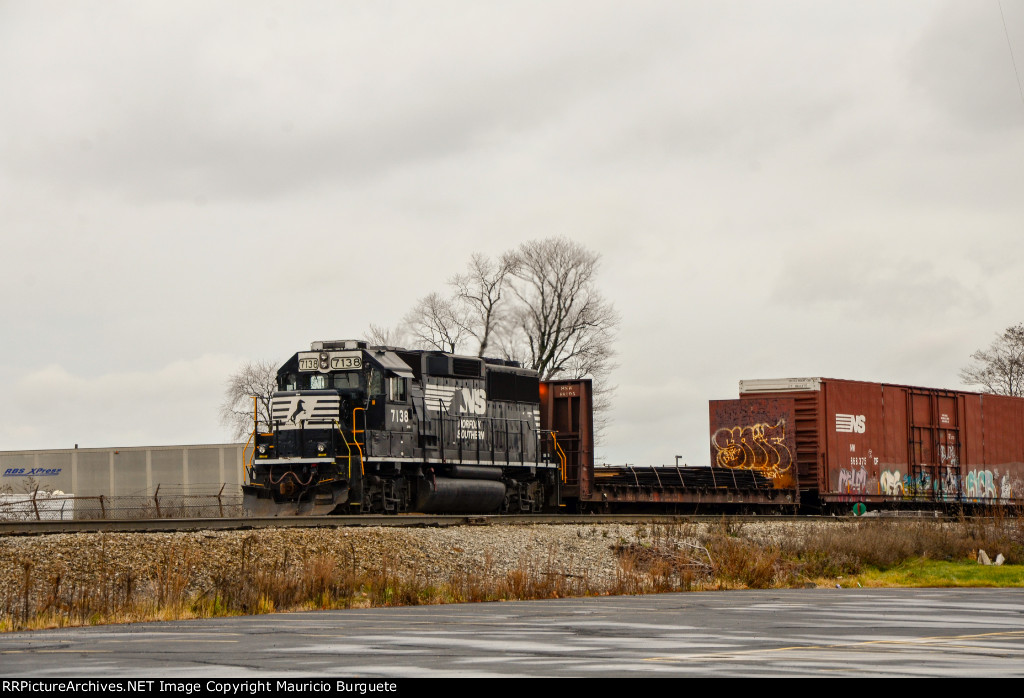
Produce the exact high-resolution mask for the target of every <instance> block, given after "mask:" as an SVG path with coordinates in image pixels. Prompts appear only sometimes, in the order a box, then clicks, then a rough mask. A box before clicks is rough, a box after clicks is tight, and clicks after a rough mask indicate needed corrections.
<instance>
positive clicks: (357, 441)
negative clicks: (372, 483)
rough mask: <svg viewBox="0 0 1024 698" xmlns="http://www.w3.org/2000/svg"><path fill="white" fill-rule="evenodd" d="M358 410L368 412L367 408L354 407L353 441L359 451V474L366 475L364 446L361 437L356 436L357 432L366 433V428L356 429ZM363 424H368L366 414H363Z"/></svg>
mask: <svg viewBox="0 0 1024 698" xmlns="http://www.w3.org/2000/svg"><path fill="white" fill-rule="evenodd" d="M356 412H366V408H365V407H353V408H352V443H354V444H355V445H356V450H357V451H358V452H359V474H360V475H365V474H366V471H364V470H363V447H362V446H361V445H360V444H359V438H358V437H357V436H356V434H365V433H366V429H356ZM363 424H366V415H365V414H364V415H363Z"/></svg>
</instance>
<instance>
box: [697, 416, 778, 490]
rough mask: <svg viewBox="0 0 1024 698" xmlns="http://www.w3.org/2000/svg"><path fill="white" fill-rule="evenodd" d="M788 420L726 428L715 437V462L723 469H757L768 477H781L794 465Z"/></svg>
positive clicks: (717, 432)
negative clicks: (788, 445) (788, 434)
mask: <svg viewBox="0 0 1024 698" xmlns="http://www.w3.org/2000/svg"><path fill="white" fill-rule="evenodd" d="M785 440H786V420H785V419H780V420H779V421H778V422H776V423H775V424H774V425H771V424H769V423H768V422H759V423H757V424H752V425H749V426H734V427H722V428H721V429H719V430H718V431H716V432H715V433H714V435H713V436H712V437H711V445H712V446H714V448H715V463H716V464H717V465H718V466H720V467H722V468H733V469H736V470H756V471H758V472H760V473H763V474H764V475H765V476H766V477H773V478H774V477H778V476H780V475H781V474H782V473H784V472H786V471H787V470H789V469H790V467H792V465H793V455H792V454H791V453H790V452H789V449H788V448H787V447H786V444H785V443H783V442H784V441H785Z"/></svg>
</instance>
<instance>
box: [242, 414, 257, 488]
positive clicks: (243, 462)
mask: <svg viewBox="0 0 1024 698" xmlns="http://www.w3.org/2000/svg"><path fill="white" fill-rule="evenodd" d="M255 437H256V427H253V429H252V433H251V434H249V439H248V441H246V442H245V446H243V447H242V482H245V481H246V475H248V472H247V468H246V467H245V465H246V464H245V452H246V451H247V450H249V444H250V443H252V440H253V439H254V438H255ZM255 462H256V445H255V444H253V449H252V462H251V463H249V465H253V464H254V463H255Z"/></svg>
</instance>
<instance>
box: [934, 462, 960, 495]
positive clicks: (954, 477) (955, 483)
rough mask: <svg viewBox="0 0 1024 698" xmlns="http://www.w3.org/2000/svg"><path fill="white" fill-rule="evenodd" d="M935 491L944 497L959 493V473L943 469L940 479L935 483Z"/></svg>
mask: <svg viewBox="0 0 1024 698" xmlns="http://www.w3.org/2000/svg"><path fill="white" fill-rule="evenodd" d="M935 491H936V492H937V493H938V494H941V495H946V496H950V495H952V496H955V495H957V494H959V493H960V473H958V472H957V471H955V470H952V469H948V468H944V469H943V472H942V475H941V477H939V478H938V479H937V480H936V481H935Z"/></svg>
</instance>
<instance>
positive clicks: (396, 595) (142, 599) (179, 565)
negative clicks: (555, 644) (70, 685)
mask: <svg viewBox="0 0 1024 698" xmlns="http://www.w3.org/2000/svg"><path fill="white" fill-rule="evenodd" d="M765 530H766V527H764V526H760V525H758V524H749V525H737V524H734V523H729V522H727V521H725V520H723V521H722V522H721V523H720V524H717V525H712V526H707V525H700V526H698V525H697V524H685V523H684V524H672V525H665V526H650V527H642V528H641V529H640V530H639V531H638V533H637V538H636V540H634V541H626V540H618V541H614V540H609V541H608V544H609V546H610V547H611V548H612V550H614V552H615V554H616V556H617V559H618V571H617V575H616V577H615V579H614V581H612V582H611V583H602V584H597V583H595V582H593V581H592V580H591V579H590V578H589V576H588V571H587V569H586V567H585V565H582V564H580V563H578V562H577V561H575V560H573V559H572V558H571V557H568V558H566V557H564V554H561V553H559V551H558V550H556V549H555V548H553V547H552V548H549V549H548V550H547V553H546V555H544V554H541V555H537V556H534V557H524V558H523V559H520V560H519V563H518V565H517V566H515V568H514V569H511V570H506V571H502V570H500V569H498V567H497V566H496V565H494V564H493V561H492V560H491V559H490V557H487V558H486V559H485V560H484V562H483V564H482V565H478V566H474V567H472V568H471V571H465V570H464V571H454V572H451V573H449V574H448V575H447V576H446V577H444V578H438V577H437V576H436V575H431V574H430V573H428V572H427V571H425V570H423V569H419V568H418V567H416V566H415V565H411V566H410V565H409V564H408V563H405V564H403V563H401V562H400V561H399V560H397V559H394V558H387V557H385V558H382V559H381V560H379V561H378V562H377V563H374V564H373V565H372V566H370V567H368V568H364V567H361V566H360V565H361V564H365V561H362V560H357V559H356V557H357V556H356V552H355V549H354V548H352V549H350V550H347V551H346V550H344V549H342V550H337V551H331V552H330V553H325V552H316V553H308V552H302V551H297V552H296V553H295V554H289V555H285V557H284V558H283V559H264V557H262V556H261V551H260V550H259V545H258V542H257V540H256V538H255V537H254V536H247V537H246V538H244V539H243V540H242V542H241V544H240V545H239V547H238V550H237V553H236V554H234V555H233V557H232V558H231V559H230V560H227V561H226V562H224V561H222V562H221V563H220V566H219V567H217V568H216V569H214V570H213V572H212V573H211V572H210V571H209V569H207V568H206V567H205V566H204V560H202V559H201V555H202V554H201V553H199V552H196V551H195V549H184V548H182V549H178V548H176V547H174V546H169V547H167V548H166V549H165V550H162V552H161V554H160V555H159V556H158V557H157V558H156V562H155V563H153V564H151V565H149V566H147V567H145V568H142V569H137V570H135V569H132V570H127V571H121V572H118V573H112V572H110V571H109V570H110V569H112V568H113V566H111V565H108V564H106V563H107V560H106V558H105V555H106V549H105V548H102V549H101V552H100V556H99V560H98V562H97V563H96V564H97V565H98V569H96V570H94V572H95V573H94V574H92V575H90V579H92V580H93V581H92V582H90V583H89V584H88V585H86V584H84V583H83V582H82V581H80V580H79V579H78V578H75V577H73V576H72V575H70V574H69V573H68V570H67V567H66V566H62V565H56V566H51V567H50V568H49V569H48V570H47V571H46V572H45V573H40V572H38V571H37V568H36V565H35V564H34V563H33V561H32V560H29V559H19V560H17V561H16V565H17V567H16V569H17V570H18V573H19V574H18V578H19V581H18V584H17V585H16V588H9V589H6V590H0V630H2V631H11V630H25V629H36V628H47V627H64V626H73V625H91V624H99V623H121V622H132V621H142V620H168V619H180V618H205V617H212V616H223V615H236V614H258V613H269V612H273V611H287V610H308V609H338V608H355V607H360V608H361V607H371V606H405V605H419V604H439V603H460V602H477V601H495V600H519V599H548V598H561V597H572V596H577V597H578V596H589V595H597V594H643V593H656V592H669V591H687V590H696V589H735V588H754V589H762V588H772V587H798V586H804V585H806V584H808V583H809V582H814V583H818V584H823V583H828V584H829V585H831V582H834V580H835V579H836V578H842V577H845V578H849V577H851V576H855V575H859V574H862V573H865V572H867V571H872V572H877V571H879V570H881V571H885V570H889V569H893V568H896V567H898V566H900V565H904V564H905V563H907V562H908V561H917V560H932V561H965V560H970V559H973V558H974V556H976V555H977V550H978V549H979V548H983V549H985V550H987V551H989V553H990V554H991V555H992V556H993V557H994V556H995V553H997V552H1001V553H1003V554H1004V555H1005V556H1006V559H1007V562H1008V563H1009V564H1021V563H1024V520H1022V519H1020V518H1006V517H993V518H989V519H971V520H967V519H962V520H960V521H958V522H955V523H939V522H936V521H930V520H913V521H907V520H878V519H876V520H862V521H859V522H858V523H856V524H853V525H849V524H846V525H821V526H816V527H811V526H803V527H800V528H796V527H794V528H793V529H792V530H793V531H802V533H793V534H792V535H790V536H789V537H781V538H780V537H778V535H776V537H774V538H772V537H770V536H769V535H768V534H766V533H765V532H764V531H765ZM773 530H778V528H776V529H773ZM200 569H204V570H205V573H206V575H207V577H206V578H205V583H203V584H200V583H199V580H198V576H199V572H198V570H200Z"/></svg>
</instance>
